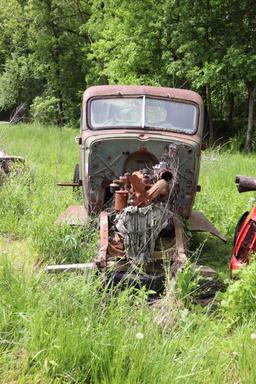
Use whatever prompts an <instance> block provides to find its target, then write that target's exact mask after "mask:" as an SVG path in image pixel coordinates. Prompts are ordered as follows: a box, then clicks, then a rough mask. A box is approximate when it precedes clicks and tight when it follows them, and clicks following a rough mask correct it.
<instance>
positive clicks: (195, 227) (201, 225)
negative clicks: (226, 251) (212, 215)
mask: <svg viewBox="0 0 256 384" xmlns="http://www.w3.org/2000/svg"><path fill="white" fill-rule="evenodd" d="M188 221H189V225H190V229H191V231H198V232H209V233H211V234H212V235H213V236H216V237H218V238H219V239H221V240H222V241H224V242H226V241H227V240H226V238H225V237H224V236H223V235H222V234H221V233H220V232H219V231H218V229H217V228H215V227H214V225H213V224H212V223H211V222H210V221H209V220H208V219H207V217H205V215H204V214H203V213H202V212H200V211H192V214H191V216H190V218H189V220H188Z"/></svg>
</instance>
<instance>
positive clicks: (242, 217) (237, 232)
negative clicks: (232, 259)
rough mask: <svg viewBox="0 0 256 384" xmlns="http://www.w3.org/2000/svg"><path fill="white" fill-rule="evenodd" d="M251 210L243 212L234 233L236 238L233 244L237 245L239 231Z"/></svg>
mask: <svg viewBox="0 0 256 384" xmlns="http://www.w3.org/2000/svg"><path fill="white" fill-rule="evenodd" d="M248 214H249V212H248V211H247V212H244V213H243V214H242V216H241V217H240V219H239V220H238V222H237V224H236V228H235V233H234V240H233V245H235V243H236V240H237V236H238V234H239V231H240V229H241V228H242V225H243V223H244V221H245V219H246V217H247V216H248Z"/></svg>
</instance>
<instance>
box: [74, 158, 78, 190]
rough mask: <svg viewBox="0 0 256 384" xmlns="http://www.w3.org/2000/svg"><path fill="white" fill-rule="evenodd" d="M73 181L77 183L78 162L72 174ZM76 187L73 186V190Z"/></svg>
mask: <svg viewBox="0 0 256 384" xmlns="http://www.w3.org/2000/svg"><path fill="white" fill-rule="evenodd" d="M73 183H79V164H76V165H75V169H74V174H73ZM78 189H79V188H78V187H73V191H77V190H78Z"/></svg>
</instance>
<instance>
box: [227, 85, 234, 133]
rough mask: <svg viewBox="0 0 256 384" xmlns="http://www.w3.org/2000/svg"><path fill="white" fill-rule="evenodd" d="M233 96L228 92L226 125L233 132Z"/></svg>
mask: <svg viewBox="0 0 256 384" xmlns="http://www.w3.org/2000/svg"><path fill="white" fill-rule="evenodd" d="M234 104H235V100H234V94H233V93H232V92H230V91H229V90H228V124H229V127H230V129H232V132H233V121H234Z"/></svg>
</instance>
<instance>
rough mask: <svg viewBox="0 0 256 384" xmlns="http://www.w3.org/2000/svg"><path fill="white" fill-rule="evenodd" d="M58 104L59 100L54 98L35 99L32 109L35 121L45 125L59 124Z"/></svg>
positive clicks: (38, 97)
mask: <svg viewBox="0 0 256 384" xmlns="http://www.w3.org/2000/svg"><path fill="white" fill-rule="evenodd" d="M58 102H59V100H58V99H57V98H56V97H54V96H46V97H40V96H37V97H35V98H34V100H33V103H32V105H31V108H30V113H31V116H32V118H33V120H34V121H36V122H38V123H41V124H45V125H49V124H52V125H54V124H57V123H58V118H59V112H58Z"/></svg>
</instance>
